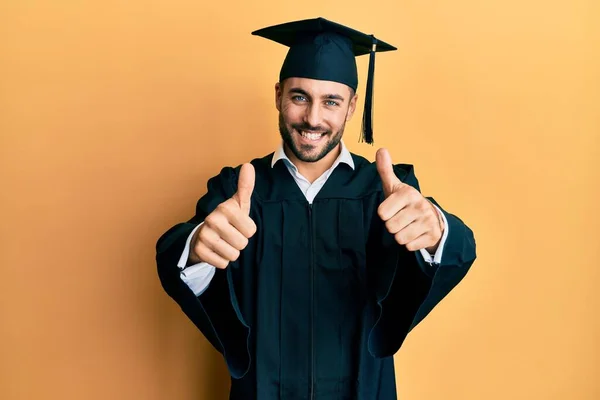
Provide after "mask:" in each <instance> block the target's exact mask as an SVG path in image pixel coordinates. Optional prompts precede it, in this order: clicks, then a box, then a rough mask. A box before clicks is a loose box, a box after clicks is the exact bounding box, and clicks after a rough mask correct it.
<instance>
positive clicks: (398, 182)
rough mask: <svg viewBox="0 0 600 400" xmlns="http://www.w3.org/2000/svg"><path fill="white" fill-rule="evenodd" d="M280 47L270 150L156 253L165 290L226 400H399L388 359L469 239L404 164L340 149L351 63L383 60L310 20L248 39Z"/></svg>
mask: <svg viewBox="0 0 600 400" xmlns="http://www.w3.org/2000/svg"><path fill="white" fill-rule="evenodd" d="M254 34H256V35H259V36H263V37H265V38H269V39H272V40H274V41H276V42H279V43H281V44H284V45H287V46H289V47H290V49H289V52H288V55H287V57H286V59H285V61H284V64H283V67H282V69H281V73H280V79H279V82H278V83H277V84H276V86H275V94H276V107H277V109H278V110H279V131H280V134H281V137H282V145H281V146H280V148H279V149H277V151H275V152H274V153H271V154H269V155H267V156H265V157H263V158H258V159H255V160H253V161H252V162H251V163H248V164H244V165H243V166H239V167H236V168H231V167H226V168H224V169H223V170H222V171H221V173H220V174H219V175H218V176H215V177H213V178H212V179H210V180H209V182H208V192H207V193H206V194H205V195H204V196H203V197H202V198H201V199H200V200H199V201H198V203H197V208H196V214H195V216H194V217H193V218H192V219H191V220H189V221H188V222H186V223H181V224H178V225H176V226H174V227H173V228H171V229H170V230H169V231H168V232H166V233H165V234H164V235H163V236H162V237H161V238H160V239H159V241H158V243H157V264H158V273H159V276H160V279H161V282H162V285H163V287H164V289H165V291H166V292H167V293H168V294H169V296H171V297H172V298H173V299H174V300H175V301H176V302H177V303H178V304H179V305H180V306H181V308H182V310H183V312H184V313H185V314H186V315H187V316H188V317H189V318H190V319H191V320H192V321H193V322H194V324H195V325H196V326H197V327H198V328H199V329H200V330H201V331H202V333H203V334H204V335H205V336H206V338H207V339H208V340H209V341H210V342H211V344H212V345H213V346H214V347H215V348H216V349H217V350H218V351H220V352H221V353H222V354H223V356H224V358H225V361H226V363H227V366H228V368H229V371H230V374H231V376H232V385H231V394H230V398H231V399H236V400H237V399H244V400H251V399H260V400H271V399H282V400H296V399H331V400H342V399H361V400H389V399H396V387H395V375H394V362H393V355H394V353H395V352H396V351H398V349H399V348H400V346H401V345H402V343H403V341H404V339H405V337H406V335H407V334H408V332H409V331H410V330H411V329H412V328H413V327H414V326H415V325H417V324H418V323H419V322H420V321H421V320H422V319H423V318H424V317H425V316H426V315H427V314H428V313H429V312H430V311H431V310H432V309H433V307H434V306H435V305H436V304H437V303H438V302H439V301H440V300H442V298H444V297H445V296H446V295H447V294H448V292H449V291H450V290H452V289H453V288H454V287H455V286H456V285H457V283H458V282H459V281H460V280H461V279H462V278H463V277H464V276H465V274H466V273H467V271H468V270H469V268H470V266H471V265H472V263H473V262H474V260H475V258H476V254H475V240H474V237H473V233H472V231H471V230H470V229H469V228H468V227H467V226H466V225H465V224H464V223H463V222H462V221H461V220H460V219H459V218H458V217H456V216H454V215H452V214H450V213H448V212H447V211H444V210H443V209H442V208H441V206H440V205H439V204H437V203H436V202H435V200H433V199H432V198H426V197H424V196H423V195H421V194H420V191H419V184H418V181H417V178H416V176H415V173H414V170H413V167H412V166H411V165H407V164H396V165H393V164H392V162H391V158H390V155H389V154H388V152H387V150H385V149H380V150H379V151H378V153H377V159H376V162H375V163H372V162H369V161H367V160H366V159H364V158H363V157H360V156H358V155H355V154H351V153H350V152H349V151H348V150H347V148H346V147H345V146H344V143H343V141H342V136H343V133H344V126H345V124H346V122H347V121H348V120H350V118H351V117H352V115H353V114H354V110H355V108H356V102H357V95H356V89H357V84H358V79H357V72H356V62H355V56H358V55H361V54H370V57H371V59H370V67H369V77H368V80H367V89H366V92H367V95H366V96H367V99H366V107H365V117H364V121H363V122H364V127H363V129H364V136H365V139H366V140H367V141H368V142H372V130H371V121H370V113H371V110H370V107H371V96H372V79H373V64H374V56H375V52H376V51H386V50H394V48H393V47H392V46H390V45H388V44H386V43H384V42H381V41H379V40H377V39H376V38H375V37H373V36H369V35H365V34H362V33H360V32H357V31H354V30H352V29H350V28H347V27H344V26H342V25H339V24H336V23H333V22H330V21H327V20H325V19H322V18H317V19H313V20H304V21H296V22H292V23H287V24H282V25H276V26H272V27H269V28H265V29H262V30H259V31H256V32H254Z"/></svg>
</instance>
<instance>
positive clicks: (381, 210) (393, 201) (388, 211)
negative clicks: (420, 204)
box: [377, 191, 410, 221]
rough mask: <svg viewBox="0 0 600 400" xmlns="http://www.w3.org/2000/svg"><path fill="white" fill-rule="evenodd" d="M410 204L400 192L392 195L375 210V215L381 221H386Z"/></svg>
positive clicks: (408, 199)
mask: <svg viewBox="0 0 600 400" xmlns="http://www.w3.org/2000/svg"><path fill="white" fill-rule="evenodd" d="M409 204H410V198H409V197H408V196H405V195H404V194H403V193H402V192H401V191H398V192H394V193H392V194H391V195H390V196H389V197H388V198H387V199H385V200H384V201H383V202H382V203H381V204H380V205H379V207H378V208H377V214H379V218H381V219H382V220H383V221H388V220H389V219H391V218H392V217H393V216H394V215H396V214H397V213H399V212H400V211H402V210H403V209H404V208H405V207H407V206H408V205H409Z"/></svg>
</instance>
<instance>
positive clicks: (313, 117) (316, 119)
mask: <svg viewBox="0 0 600 400" xmlns="http://www.w3.org/2000/svg"><path fill="white" fill-rule="evenodd" d="M304 123H306V124H307V125H308V126H310V127H316V126H320V125H321V108H320V107H319V104H318V103H317V102H313V103H312V104H311V105H310V106H309V107H306V113H305V115H304Z"/></svg>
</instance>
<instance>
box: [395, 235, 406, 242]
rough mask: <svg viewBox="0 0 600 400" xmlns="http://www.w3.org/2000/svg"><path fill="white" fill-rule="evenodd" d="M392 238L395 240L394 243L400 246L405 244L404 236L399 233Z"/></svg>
mask: <svg viewBox="0 0 600 400" xmlns="http://www.w3.org/2000/svg"><path fill="white" fill-rule="evenodd" d="M394 238H395V239H396V241H397V242H398V243H400V244H406V242H405V240H404V235H403V234H402V233H401V232H398V233H396V234H395V235H394Z"/></svg>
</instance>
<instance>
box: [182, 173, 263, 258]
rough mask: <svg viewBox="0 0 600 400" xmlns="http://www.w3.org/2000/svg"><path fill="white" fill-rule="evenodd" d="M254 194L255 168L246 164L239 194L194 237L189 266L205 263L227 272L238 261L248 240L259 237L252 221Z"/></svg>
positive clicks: (221, 205)
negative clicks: (251, 203)
mask: <svg viewBox="0 0 600 400" xmlns="http://www.w3.org/2000/svg"><path fill="white" fill-rule="evenodd" d="M253 190H254V167H253V166H252V164H248V163H247V164H244V165H242V168H241V170H240V176H239V178H238V190H237V192H236V193H235V194H234V195H233V197H231V198H230V199H229V200H226V201H224V202H223V203H221V204H219V205H218V206H217V208H216V209H215V210H214V211H213V212H212V213H210V214H209V215H208V216H207V217H206V219H205V220H204V223H203V224H202V226H201V227H200V229H198V230H197V231H196V233H195V234H194V237H193V238H192V242H191V251H190V255H189V258H188V264H197V263H199V262H206V263H208V264H211V265H213V266H215V267H217V268H226V267H227V265H229V263H230V262H232V261H235V260H237V259H238V257H239V256H240V251H242V250H243V249H245V248H246V246H247V245H248V239H250V238H251V237H252V236H253V235H254V234H255V233H256V224H255V223H254V221H253V220H252V219H251V218H250V198H251V196H252V191H253Z"/></svg>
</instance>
